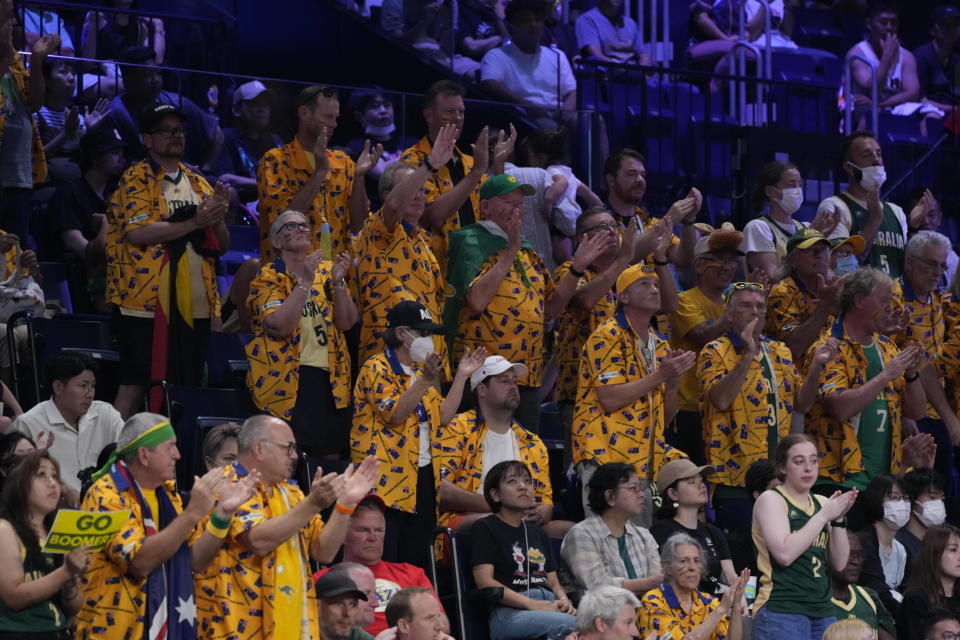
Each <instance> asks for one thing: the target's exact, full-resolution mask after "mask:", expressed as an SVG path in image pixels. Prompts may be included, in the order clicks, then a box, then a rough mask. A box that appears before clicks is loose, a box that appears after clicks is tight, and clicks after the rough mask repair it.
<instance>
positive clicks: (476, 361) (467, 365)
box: [457, 347, 487, 378]
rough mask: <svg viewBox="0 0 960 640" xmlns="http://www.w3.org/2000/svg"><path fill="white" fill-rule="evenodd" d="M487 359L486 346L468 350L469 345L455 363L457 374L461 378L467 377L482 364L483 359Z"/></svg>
mask: <svg viewBox="0 0 960 640" xmlns="http://www.w3.org/2000/svg"><path fill="white" fill-rule="evenodd" d="M486 359H487V349H486V347H477V348H476V349H474V350H473V351H470V347H467V350H466V351H464V352H463V357H462V358H460V363H459V364H458V365H457V375H458V376H461V377H463V378H469V377H470V376H472V375H473V373H474V372H475V371H476V370H477V369H479V368H480V367H482V366H483V361H484V360H486Z"/></svg>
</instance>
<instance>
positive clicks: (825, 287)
mask: <svg viewBox="0 0 960 640" xmlns="http://www.w3.org/2000/svg"><path fill="white" fill-rule="evenodd" d="M849 277H850V274H849V273H845V274H843V275H842V276H840V277H839V278H838V277H836V276H834V277H832V278H830V279H826V278H824V277H823V276H822V275H820V274H819V273H818V274H817V284H816V285H815V287H814V291H813V295H814V297H815V298H817V299H818V302H817V306H820V305H823V306H824V308H825V309H826V311H827V313H829V314H831V315H836V313H837V311H838V310H839V308H840V290H841V289H843V283H844V282H846V280H847V278H849Z"/></svg>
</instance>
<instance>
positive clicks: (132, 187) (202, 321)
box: [106, 104, 230, 417]
mask: <svg viewBox="0 0 960 640" xmlns="http://www.w3.org/2000/svg"><path fill="white" fill-rule="evenodd" d="M184 120H185V118H184V115H183V113H181V112H180V110H179V109H177V108H176V107H174V106H172V105H169V104H158V105H153V106H152V107H150V108H149V109H148V110H147V111H146V112H145V113H144V115H143V117H142V118H141V120H140V130H141V132H142V137H143V142H144V144H145V145H146V148H147V151H148V152H149V157H148V158H147V159H146V160H143V161H141V162H138V163H136V164H134V165H133V166H131V167H130V168H128V169H127V170H126V171H125V172H124V173H123V176H122V177H121V178H120V184H119V185H118V186H117V189H116V191H114V192H113V197H112V198H111V200H110V207H109V209H108V210H107V225H108V226H107V240H106V255H107V302H108V303H109V304H112V305H114V307H115V309H116V310H115V312H114V322H115V327H116V330H117V339H118V341H119V343H120V362H121V379H122V380H123V384H121V385H120V387H119V389H118V391H117V398H116V400H115V401H114V403H113V404H114V406H115V407H116V408H117V411H119V412H120V415H122V416H124V417H126V416H129V415H130V414H131V413H133V412H134V411H135V410H136V408H137V406H138V405H139V403H140V402H141V401H142V397H143V389H142V388H143V385H144V384H145V383H146V382H147V381H148V380H151V379H161V378H162V379H166V380H167V381H168V382H173V383H178V384H193V385H199V384H200V379H201V376H202V373H203V364H204V356H205V354H206V340H207V336H208V335H209V333H210V326H211V322H212V321H213V320H215V319H217V318H219V315H220V311H219V309H220V298H219V295H218V294H217V286H216V284H215V281H214V259H215V257H216V256H218V255H220V254H221V253H223V252H224V251H226V250H227V248H228V247H229V245H230V233H229V231H227V226H226V224H225V222H224V216H225V215H226V213H227V206H228V204H229V201H230V188H229V187H228V186H226V185H223V184H221V183H217V186H216V188H215V189H211V188H210V185H209V184H208V183H207V181H206V180H204V179H203V177H202V176H201V175H199V174H197V173H194V172H193V170H191V169H189V168H188V167H186V166H185V165H184V164H182V163H181V162H180V159H181V158H182V157H183V152H184V149H185V143H186V129H184ZM185 273H186V274H187V277H186V278H184V274H185ZM184 283H188V286H187V287H184V286H183V285H184ZM158 312H162V313H158ZM168 324H169V326H168ZM174 327H178V330H177V331H176V333H173V331H172V330H173V329H174ZM187 328H189V329H190V331H187V330H186V329H187ZM170 338H173V339H172V340H170ZM161 339H162V341H163V342H162V343H161V342H158V340H161ZM150 345H153V349H152V350H151V348H150Z"/></svg>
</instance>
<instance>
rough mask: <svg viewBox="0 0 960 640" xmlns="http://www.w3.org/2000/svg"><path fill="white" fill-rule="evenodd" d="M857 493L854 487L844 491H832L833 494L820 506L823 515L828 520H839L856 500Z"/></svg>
mask: <svg viewBox="0 0 960 640" xmlns="http://www.w3.org/2000/svg"><path fill="white" fill-rule="evenodd" d="M858 493H859V492H858V491H857V490H856V489H851V490H850V491H847V492H845V493H841V492H839V491H834V492H833V495H832V496H830V498H829V499H828V500H827V501H826V502H825V503H824V505H823V507H821V509H822V511H823V515H825V516H826V517H827V520H829V521H833V520H839V519H840V518H842V517H843V516H844V515H846V513H847V511H850V507H852V506H853V503H854V502H856V501H857V494H858Z"/></svg>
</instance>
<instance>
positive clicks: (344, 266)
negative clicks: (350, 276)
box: [330, 251, 350, 283]
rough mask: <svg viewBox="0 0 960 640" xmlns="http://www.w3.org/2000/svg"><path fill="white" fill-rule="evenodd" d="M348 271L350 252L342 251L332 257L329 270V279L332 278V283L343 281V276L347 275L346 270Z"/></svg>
mask: <svg viewBox="0 0 960 640" xmlns="http://www.w3.org/2000/svg"><path fill="white" fill-rule="evenodd" d="M349 271H350V254H349V253H347V252H346V251H344V252H343V253H341V254H339V255H337V256H335V257H334V258H333V268H332V269H331V270H330V280H332V281H333V282H334V283H337V282H343V280H344V278H346V277H347V272H349Z"/></svg>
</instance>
